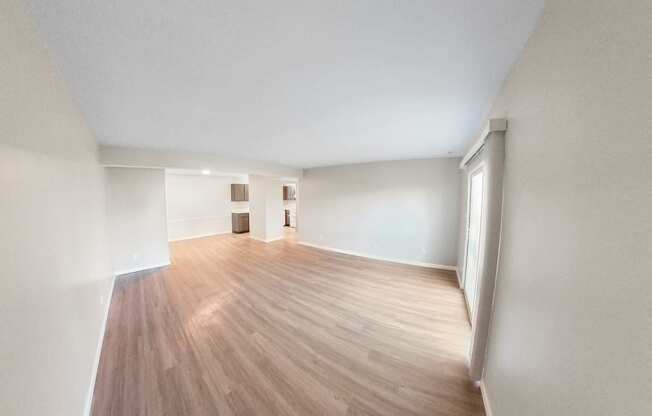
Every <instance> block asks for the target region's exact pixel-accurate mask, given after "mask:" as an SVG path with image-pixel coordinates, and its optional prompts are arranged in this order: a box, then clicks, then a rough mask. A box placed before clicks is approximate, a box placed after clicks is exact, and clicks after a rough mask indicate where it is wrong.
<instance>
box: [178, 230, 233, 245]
mask: <svg viewBox="0 0 652 416" xmlns="http://www.w3.org/2000/svg"><path fill="white" fill-rule="evenodd" d="M224 234H231V231H221V232H219V233H211V234H198V235H192V236H190V237H179V238H172V239H168V242H169V243H172V242H174V241H184V240H194V239H195V238H206V237H213V236H216V235H224Z"/></svg>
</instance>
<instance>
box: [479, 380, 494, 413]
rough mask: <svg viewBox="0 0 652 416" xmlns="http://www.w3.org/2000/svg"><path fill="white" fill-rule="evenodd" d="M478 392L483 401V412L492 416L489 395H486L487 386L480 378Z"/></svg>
mask: <svg viewBox="0 0 652 416" xmlns="http://www.w3.org/2000/svg"><path fill="white" fill-rule="evenodd" d="M480 392H481V393H482V402H483V403H484V413H485V414H486V415H487V416H493V412H492V410H491V405H490V402H489V396H488V395H487V386H486V385H485V384H484V380H480Z"/></svg>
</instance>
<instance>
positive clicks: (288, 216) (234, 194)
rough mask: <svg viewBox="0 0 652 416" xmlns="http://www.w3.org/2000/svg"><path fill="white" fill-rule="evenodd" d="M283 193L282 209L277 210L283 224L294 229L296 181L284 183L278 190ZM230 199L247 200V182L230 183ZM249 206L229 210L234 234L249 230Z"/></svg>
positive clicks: (236, 200) (235, 200)
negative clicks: (280, 210)
mask: <svg viewBox="0 0 652 416" xmlns="http://www.w3.org/2000/svg"><path fill="white" fill-rule="evenodd" d="M278 191H279V192H282V195H283V211H282V212H279V216H281V218H282V221H283V226H284V227H287V228H289V229H292V230H294V229H295V228H296V224H297V208H296V207H297V203H296V202H297V186H296V183H284V184H283V185H282V188H280V189H279V190H278ZM231 201H232V202H234V203H235V202H238V203H246V204H248V201H249V184H247V183H233V184H231ZM250 215H251V214H250V211H249V206H248V205H247V206H244V205H243V206H238V207H235V208H234V209H233V210H232V212H231V227H232V230H231V231H232V232H233V233H234V234H244V233H248V232H249V231H250Z"/></svg>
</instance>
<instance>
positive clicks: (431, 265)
mask: <svg viewBox="0 0 652 416" xmlns="http://www.w3.org/2000/svg"><path fill="white" fill-rule="evenodd" d="M299 244H301V245H302V246H307V247H312V248H316V249H319V250H326V251H332V252H335V253H340V254H348V255H349V256H356V257H364V258H367V259H372V260H381V261H387V262H390V263H399V264H407V265H409V266H419V267H427V268H429V269H439V270H449V271H457V267H456V266H449V265H445V264H435V263H425V262H421V261H410V260H401V259H393V258H388V257H380V256H372V255H370V254H362V253H357V252H355V251H349V250H342V249H339V248H333V247H326V246H320V245H317V244H312V243H307V242H305V241H299Z"/></svg>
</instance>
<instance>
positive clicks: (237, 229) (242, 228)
mask: <svg viewBox="0 0 652 416" xmlns="http://www.w3.org/2000/svg"><path fill="white" fill-rule="evenodd" d="M231 231H232V232H234V233H235V234H241V233H248V232H249V213H248V212H232V213H231Z"/></svg>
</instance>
